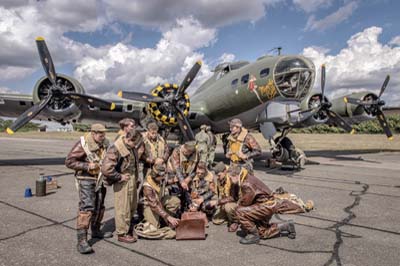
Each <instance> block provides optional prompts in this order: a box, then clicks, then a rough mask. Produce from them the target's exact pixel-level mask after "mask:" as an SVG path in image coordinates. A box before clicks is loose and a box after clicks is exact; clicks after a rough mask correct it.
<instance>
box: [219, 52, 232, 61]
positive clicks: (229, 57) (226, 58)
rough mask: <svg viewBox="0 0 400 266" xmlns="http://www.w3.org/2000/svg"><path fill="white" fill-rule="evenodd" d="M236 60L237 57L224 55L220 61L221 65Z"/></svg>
mask: <svg viewBox="0 0 400 266" xmlns="http://www.w3.org/2000/svg"><path fill="white" fill-rule="evenodd" d="M234 60H235V55H234V54H229V53H223V54H222V55H221V56H220V57H219V59H218V61H219V62H220V63H225V62H233V61H234Z"/></svg>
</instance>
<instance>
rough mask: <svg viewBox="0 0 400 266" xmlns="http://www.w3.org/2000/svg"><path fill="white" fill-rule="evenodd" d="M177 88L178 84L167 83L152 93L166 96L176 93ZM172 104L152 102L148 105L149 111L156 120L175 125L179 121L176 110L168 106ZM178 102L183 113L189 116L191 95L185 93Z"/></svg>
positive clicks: (167, 124)
mask: <svg viewBox="0 0 400 266" xmlns="http://www.w3.org/2000/svg"><path fill="white" fill-rule="evenodd" d="M177 89H178V85H177V84H169V83H165V84H162V85H159V86H157V87H155V88H154V89H153V90H152V91H151V95H153V96H156V97H161V98H165V97H166V96H168V95H171V94H173V95H175V93H176V90H177ZM170 104H171V103H170V102H164V103H155V102H151V103H149V104H148V105H147V111H148V112H149V113H150V114H151V116H152V117H153V118H154V119H155V120H157V121H159V122H161V123H162V124H164V125H166V126H171V127H173V126H176V125H177V124H178V121H177V114H176V112H175V111H173V109H172V108H169V107H168V105H170ZM176 104H177V105H178V108H180V109H182V111H183V114H184V115H185V116H188V114H189V109H190V100H189V95H188V94H187V93H185V94H184V95H183V97H182V99H179V100H178V101H177V103H176Z"/></svg>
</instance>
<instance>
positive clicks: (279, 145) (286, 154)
mask: <svg viewBox="0 0 400 266" xmlns="http://www.w3.org/2000/svg"><path fill="white" fill-rule="evenodd" d="M289 131H290V129H285V130H283V132H282V134H281V136H279V137H277V138H275V139H274V140H271V141H270V144H271V146H272V148H271V153H272V158H271V159H269V162H268V165H269V166H270V167H271V166H272V165H273V162H279V163H280V164H281V168H284V169H301V168H304V164H305V162H306V156H305V154H304V152H303V151H302V150H300V149H299V148H296V147H295V146H294V145H293V142H292V141H291V140H290V139H289V138H288V137H286V135H287V134H288V133H289Z"/></svg>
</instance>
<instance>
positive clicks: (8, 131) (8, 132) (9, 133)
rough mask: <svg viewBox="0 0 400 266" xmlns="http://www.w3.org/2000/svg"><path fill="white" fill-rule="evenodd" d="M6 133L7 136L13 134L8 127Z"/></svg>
mask: <svg viewBox="0 0 400 266" xmlns="http://www.w3.org/2000/svg"><path fill="white" fill-rule="evenodd" d="M6 131H7V134H8V135H12V134H14V131H13V130H12V129H11V128H9V127H8V128H7V130H6Z"/></svg>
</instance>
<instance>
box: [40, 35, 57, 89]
mask: <svg viewBox="0 0 400 266" xmlns="http://www.w3.org/2000/svg"><path fill="white" fill-rule="evenodd" d="M36 46H37V49H38V52H39V57H40V61H41V62H42V66H43V69H44V71H45V72H46V74H47V77H48V79H49V80H50V82H51V83H52V84H53V85H54V86H55V85H56V78H57V75H56V69H55V67H54V64H53V60H52V59H51V55H50V52H49V49H48V48H47V45H46V42H45V41H44V38H43V37H37V38H36Z"/></svg>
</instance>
